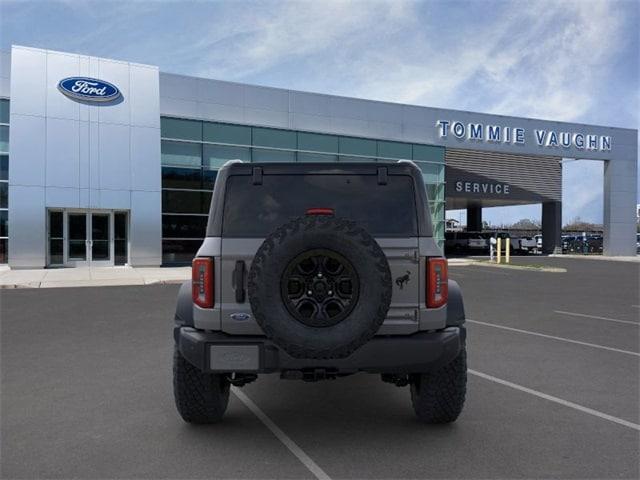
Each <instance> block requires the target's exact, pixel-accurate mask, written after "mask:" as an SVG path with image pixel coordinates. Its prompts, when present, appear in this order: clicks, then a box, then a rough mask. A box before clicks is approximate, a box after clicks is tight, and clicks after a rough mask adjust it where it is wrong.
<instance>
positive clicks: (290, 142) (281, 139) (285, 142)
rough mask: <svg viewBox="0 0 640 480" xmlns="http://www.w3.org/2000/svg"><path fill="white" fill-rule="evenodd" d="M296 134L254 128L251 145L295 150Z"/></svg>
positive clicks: (272, 129) (287, 131) (273, 129)
mask: <svg viewBox="0 0 640 480" xmlns="http://www.w3.org/2000/svg"><path fill="white" fill-rule="evenodd" d="M296 143H297V142H296V132H291V131H289V130H277V129H275V128H257V127H256V128H254V129H253V144H254V145H260V146H261V147H274V148H291V149H295V148H296V147H297V145H296Z"/></svg>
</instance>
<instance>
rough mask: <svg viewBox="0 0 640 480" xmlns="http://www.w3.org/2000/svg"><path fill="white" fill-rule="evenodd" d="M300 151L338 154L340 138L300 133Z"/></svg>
mask: <svg viewBox="0 0 640 480" xmlns="http://www.w3.org/2000/svg"><path fill="white" fill-rule="evenodd" d="M298 150H311V151H314V152H328V153H338V137H334V136H333V135H319V134H317V133H304V132H300V133H298Z"/></svg>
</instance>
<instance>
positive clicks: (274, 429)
mask: <svg viewBox="0 0 640 480" xmlns="http://www.w3.org/2000/svg"><path fill="white" fill-rule="evenodd" d="M231 391H232V392H233V394H234V395H235V396H236V397H238V399H239V400H240V401H241V402H242V403H244V404H245V406H246V407H247V408H248V409H249V410H251V412H253V414H254V415H255V416H256V417H258V419H259V420H260V421H261V422H262V423H264V425H265V426H266V427H267V428H268V429H269V430H270V431H271V433H273V435H275V437H276V438H277V439H278V440H280V441H281V442H282V443H283V444H284V446H285V447H287V448H288V449H289V451H290V452H291V453H293V454H294V455H295V456H296V458H297V459H298V460H300V462H301V463H302V464H303V465H304V466H305V467H307V469H308V470H309V471H310V472H311V473H312V474H313V475H314V476H315V477H316V478H317V479H318V480H331V477H329V475H327V474H326V473H325V471H324V470H322V469H321V468H320V467H319V466H318V464H317V463H316V462H314V461H313V460H312V459H311V457H309V455H307V454H306V453H305V452H304V450H302V449H301V448H300V447H299V446H298V445H297V444H296V443H295V442H294V441H293V440H291V437H289V436H288V435H287V434H286V433H284V432H283V431H282V430H281V429H280V427H278V426H277V425H276V424H275V423H273V420H271V419H270V418H269V417H268V416H267V414H266V413H264V412H263V411H262V410H260V407H258V406H257V405H256V404H255V403H253V401H252V400H251V399H250V398H249V397H248V396H247V395H246V394H245V393H244V392H242V391H240V389H239V388H236V387H231Z"/></svg>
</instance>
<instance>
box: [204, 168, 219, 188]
mask: <svg viewBox="0 0 640 480" xmlns="http://www.w3.org/2000/svg"><path fill="white" fill-rule="evenodd" d="M217 176H218V171H217V170H206V169H205V170H203V171H202V188H203V189H205V190H213V187H214V185H215V183H216V178H217Z"/></svg>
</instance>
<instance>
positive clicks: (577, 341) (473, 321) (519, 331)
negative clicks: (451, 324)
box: [467, 318, 640, 357]
mask: <svg viewBox="0 0 640 480" xmlns="http://www.w3.org/2000/svg"><path fill="white" fill-rule="evenodd" d="M467 322H469V323H475V324H478V325H484V326H487V327H493V328H500V329H502V330H509V331H511V332H518V333H525V334H527V335H535V336H536V337H542V338H550V339H552V340H559V341H561V342H567V343H575V344H576V345H583V346H585V347H593V348H599V349H601V350H610V351H612V352H618V353H625V354H627V355H634V356H636V357H640V353H638V352H631V351H629V350H621V349H619V348H613V347H605V346H604V345H598V344H596V343H588V342H581V341H579V340H571V339H570V338H565V337H556V336H554V335H547V334H545V333H538V332H532V331H531V330H521V329H520V328H513V327H507V326H505V325H497V324H495V323H487V322H480V321H478V320H471V319H468V318H467Z"/></svg>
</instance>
